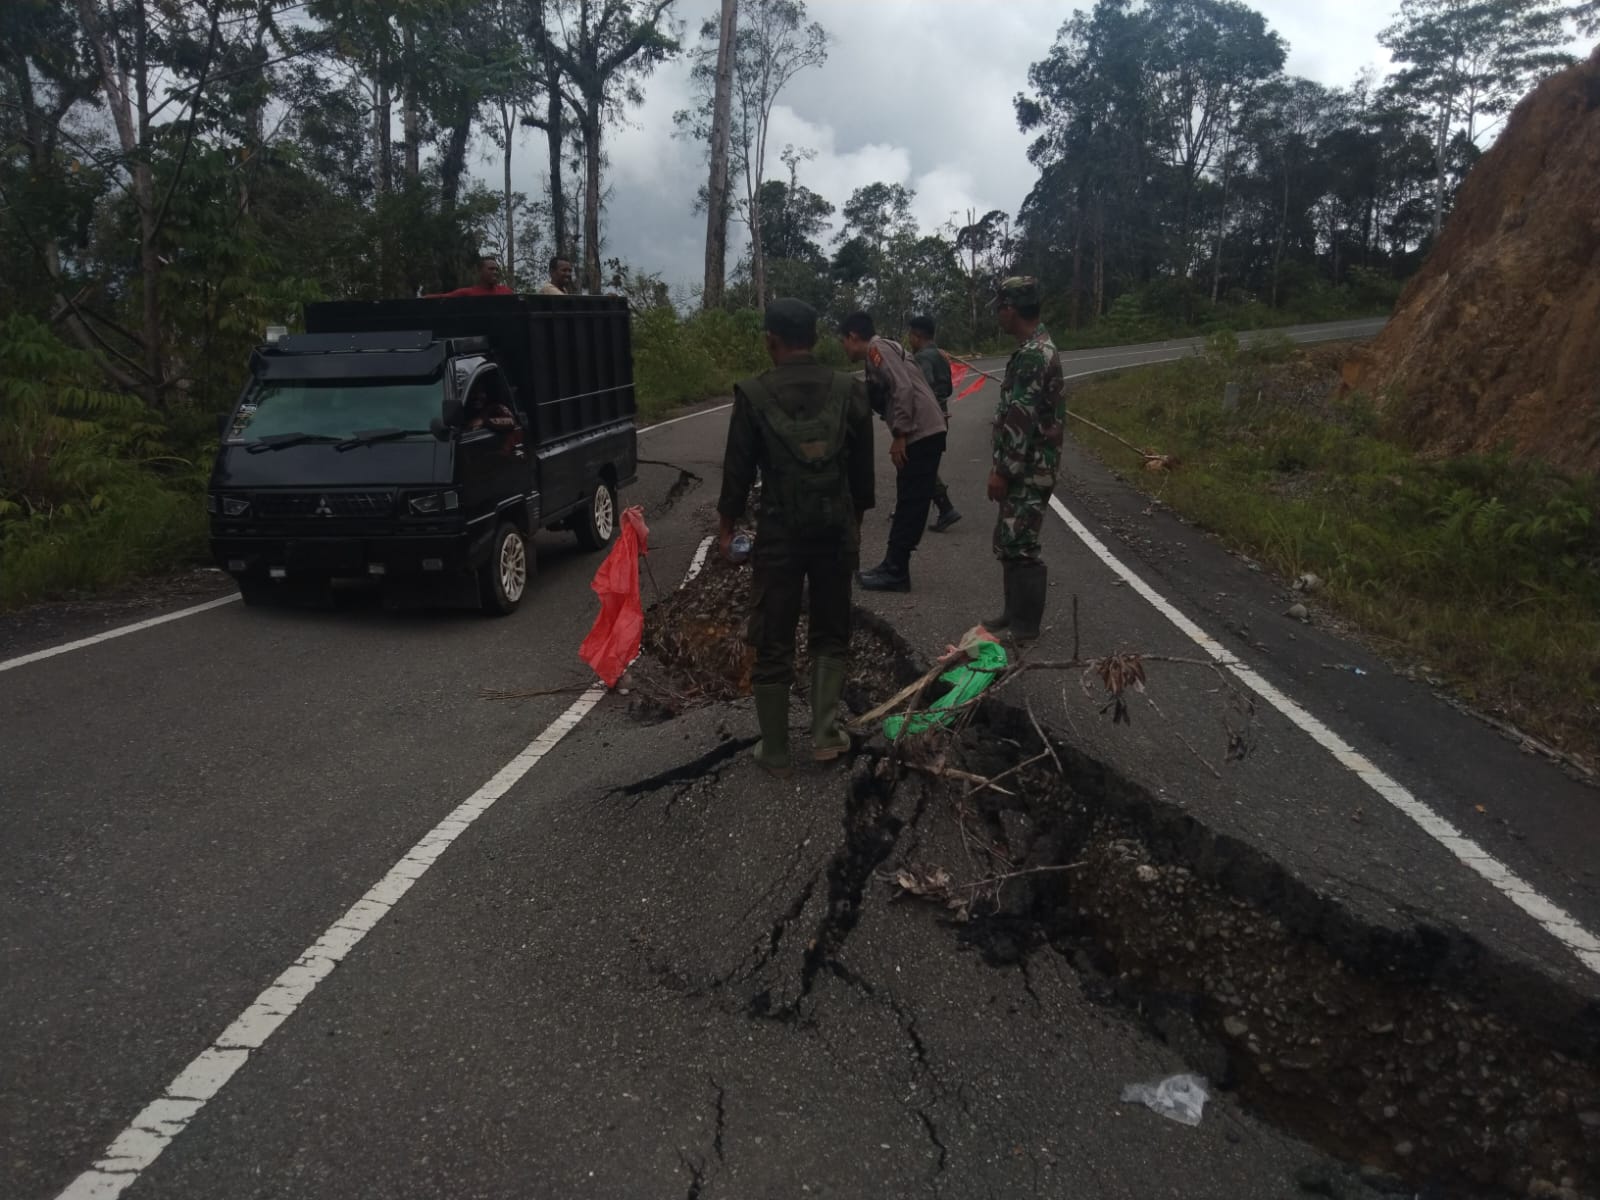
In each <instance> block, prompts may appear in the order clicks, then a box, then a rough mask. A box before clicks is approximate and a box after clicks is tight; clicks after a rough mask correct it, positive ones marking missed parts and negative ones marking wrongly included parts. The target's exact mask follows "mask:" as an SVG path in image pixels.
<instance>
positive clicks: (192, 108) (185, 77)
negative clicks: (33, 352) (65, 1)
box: [77, 0, 227, 404]
mask: <svg viewBox="0 0 1600 1200" xmlns="http://www.w3.org/2000/svg"><path fill="white" fill-rule="evenodd" d="M226 8H227V2H226V0H207V3H205V4H197V5H193V6H188V7H184V8H176V7H174V8H166V7H162V8H159V9H157V10H156V11H155V12H152V11H151V9H150V6H149V5H148V3H147V0H132V3H131V4H128V5H110V4H105V3H103V0H77V13H78V21H79V24H80V27H81V30H82V34H83V36H84V38H85V39H86V41H87V42H88V44H89V46H90V47H91V48H92V50H93V53H94V60H95V64H96V66H97V67H98V68H99V72H100V81H99V83H100V95H101V97H102V99H103V101H104V103H105V105H106V107H107V109H109V111H110V115H111V121H112V125H113V127H114V128H115V130H116V135H117V142H118V145H119V146H120V148H121V151H122V155H121V159H122V169H123V170H124V171H126V173H127V175H128V178H129V180H130V188H129V191H130V194H131V197H132V200H133V204H134V208H135V211H136V213H137V217H138V240H139V276H140V278H139V283H140V293H141V304H140V329H139V340H140V342H141V343H142V350H143V362H142V364H141V366H142V371H143V374H144V379H143V381H142V390H143V391H144V393H145V395H146V398H147V399H148V400H149V401H150V402H151V403H152V404H160V403H161V402H162V400H163V398H164V394H165V391H166V389H167V387H168V386H169V385H170V383H171V382H172V381H171V380H170V379H168V378H167V373H166V366H165V356H164V354H163V349H162V336H163V332H164V330H163V325H162V313H161V272H162V269H163V266H164V263H163V261H162V256H161V251H160V238H161V234H162V230H163V229H164V227H165V225H166V222H167V218H168V216H169V215H170V213H171V208H172V200H173V197H174V196H175V195H176V194H177V191H178V188H179V187H180V186H181V185H182V183H183V179H184V172H185V169H186V168H187V166H188V164H189V153H190V150H191V149H192V147H193V145H194V142H195V135H196V133H197V131H198V128H199V123H200V121H201V119H202V116H203V115H204V113H205V102H206V101H207V100H208V99H209V96H208V90H207V89H208V87H209V86H210V85H211V84H212V82H213V79H212V70H213V67H214V66H215V64H216V61H217V56H218V51H219V49H220V48H221V45H222V34H221V25H222V18H223V14H224V11H225V10H226ZM163 69H167V70H170V71H171V72H172V73H173V74H174V75H175V76H176V78H173V79H169V80H168V81H167V83H166V86H165V89H164V91H165V94H164V95H158V94H157V90H156V86H155V82H156V77H157V75H159V74H161V73H162V72H163ZM180 81H181V82H180ZM173 104H177V106H178V108H177V115H176V117H175V118H174V119H172V120H171V121H170V122H168V121H162V119H161V118H162V117H163V115H164V114H165V112H166V110H167V109H168V108H169V107H170V106H172V105H173ZM173 127H175V128H176V129H177V130H179V131H181V132H180V133H179V134H178V138H177V144H176V145H175V146H173V145H171V142H172V140H173V139H172V137H171V134H172V132H173ZM163 151H165V153H163ZM158 157H160V158H164V159H165V161H166V164H167V166H166V171H165V178H164V179H161V180H158V179H157V176H156V160H157V159H158Z"/></svg>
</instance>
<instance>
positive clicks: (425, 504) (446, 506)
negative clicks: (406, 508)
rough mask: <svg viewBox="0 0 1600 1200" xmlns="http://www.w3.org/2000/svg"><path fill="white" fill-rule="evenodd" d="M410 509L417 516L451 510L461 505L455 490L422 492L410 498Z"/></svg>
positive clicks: (428, 515) (433, 514)
mask: <svg viewBox="0 0 1600 1200" xmlns="http://www.w3.org/2000/svg"><path fill="white" fill-rule="evenodd" d="M410 507H411V511H412V512H413V513H414V514H415V515H417V516H419V517H430V516H435V515H437V514H438V513H444V512H453V511H454V510H456V509H458V508H460V507H461V497H460V496H458V495H457V494H456V493H455V492H423V493H422V494H421V495H418V496H413V497H411V500H410Z"/></svg>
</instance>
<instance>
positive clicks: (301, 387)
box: [206, 295, 638, 614]
mask: <svg viewBox="0 0 1600 1200" xmlns="http://www.w3.org/2000/svg"><path fill="white" fill-rule="evenodd" d="M635 411H636V405H635V400H634V391H633V356H632V349H631V346H630V343H629V330H628V306H627V302H626V301H624V300H621V299H616V298H611V297H601V296H524V295H508V296H482V297H478V296H473V297H459V298H451V299H436V300H420V299H419V300H389V301H376V302H358V301H344V302H335V303H327V304H312V305H308V306H307V307H306V332H305V333H304V334H286V335H283V336H280V337H279V338H277V339H276V340H275V341H272V342H269V343H268V344H265V345H263V346H261V347H260V348H258V349H257V350H256V351H255V353H254V354H252V356H251V359H250V381H249V383H248V384H247V385H246V386H245V389H244V392H243V394H242V395H241V396H240V398H239V403H238V405H237V406H236V408H235V409H234V411H233V413H232V414H231V416H229V417H227V418H225V420H224V423H223V429H222V441H221V445H220V447H219V449H218V452H217V458H216V463H215V465H214V466H213V467H212V471H211V484H210V489H209V492H208V495H207V500H206V504H207V508H208V510H209V514H210V522H211V552H212V557H213V559H214V560H215V561H216V563H217V565H218V566H220V567H221V568H223V569H224V570H226V571H228V572H229V573H230V574H232V575H233V577H234V579H236V580H237V581H238V584H239V590H240V592H241V593H242V595H243V597H244V601H245V603H247V604H255V603H259V602H261V601H263V600H266V599H271V598H274V597H275V596H276V594H277V593H279V592H280V591H286V590H288V589H289V588H291V587H293V588H296V589H299V588H301V587H306V586H310V587H312V588H318V589H321V588H328V587H331V586H332V583H333V581H334V580H335V579H339V578H351V577H356V578H364V579H369V580H373V581H376V582H379V583H382V584H384V585H385V586H387V587H389V588H392V589H395V590H397V591H398V590H402V589H407V590H415V589H418V588H419V585H425V586H427V589H428V590H429V591H430V592H437V591H441V590H449V589H450V588H451V587H452V585H454V588H455V590H456V591H457V592H464V593H466V594H467V595H468V596H470V597H471V598H474V599H476V600H477V601H478V602H480V603H481V604H482V606H483V608H484V610H485V611H486V612H490V613H502V614H503V613H509V612H511V611H513V610H514V609H515V608H516V607H517V605H518V603H519V602H520V601H521V599H522V597H523V594H524V592H525V591H526V590H527V585H528V581H529V579H530V577H531V576H532V573H533V566H534V557H533V552H532V544H531V538H532V535H533V534H534V532H535V531H537V530H539V529H541V528H546V529H567V530H572V531H573V532H575V533H576V534H577V536H578V540H579V541H580V542H581V543H582V544H583V545H584V546H586V547H588V548H590V549H595V550H598V549H602V548H604V547H605V546H607V545H609V544H610V543H611V541H612V540H613V538H614V537H615V536H616V531H617V518H618V508H617V489H618V488H620V487H622V486H623V485H625V484H628V483H631V482H633V481H634V479H635V477H636V475H637V469H638V443H637V433H636V430H635V426H634V414H635Z"/></svg>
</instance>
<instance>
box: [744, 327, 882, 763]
mask: <svg viewBox="0 0 1600 1200" xmlns="http://www.w3.org/2000/svg"><path fill="white" fill-rule="evenodd" d="M764 328H765V329H766V343H767V353H768V354H769V355H770V356H771V358H772V364H773V365H772V369H771V370H770V371H767V372H765V373H763V374H761V375H757V376H755V377H754V378H752V379H746V380H743V381H742V382H740V383H739V384H737V385H736V386H735V388H734V393H733V413H732V416H731V417H730V419H729V421H728V444H727V449H726V451H725V452H724V455H723V462H722V496H721V499H720V500H719V501H718V503H717V512H718V513H719V514H720V516H721V550H722V554H723V557H725V558H730V555H731V545H732V542H733V534H734V524H735V522H737V521H738V520H739V519H740V518H741V517H742V516H744V514H745V508H746V505H747V504H748V502H749V497H750V489H751V487H752V486H753V485H754V484H755V482H756V475H757V473H758V472H759V474H760V476H761V505H760V511H759V512H758V513H757V515H756V545H755V564H754V565H755V579H754V587H753V589H752V592H751V612H750V621H749V626H748V628H747V631H746V639H747V640H748V641H749V643H750V644H751V645H752V646H754V647H755V651H756V661H755V668H754V670H753V671H752V673H751V678H752V681H753V683H754V685H755V701H756V718H757V720H758V721H759V723H760V726H761V744H760V746H758V747H757V749H756V753H755V757H756V762H757V763H759V764H760V765H761V766H762V767H763V768H765V769H766V770H768V771H771V772H774V773H780V774H781V773H786V772H787V771H788V770H789V768H790V764H791V760H790V755H789V693H790V690H791V689H792V687H793V685H794V656H795V652H794V636H795V628H796V625H797V624H798V622H799V619H800V604H801V596H802V591H803V589H804V588H805V586H806V584H807V582H808V581H809V583H810V610H809V611H810V630H811V635H810V642H809V649H810V652H811V739H812V756H813V757H814V758H815V759H816V760H817V761H818V762H829V761H832V760H833V759H836V758H838V757H840V756H841V755H843V754H844V753H845V751H846V750H848V749H849V748H850V740H849V737H848V736H847V735H846V734H845V732H844V730H843V729H842V728H841V727H840V725H839V721H838V711H839V700H840V697H841V696H842V694H843V692H844V683H845V672H846V663H847V656H848V654H849V650H850V585H851V580H852V578H853V577H854V574H855V571H856V567H857V565H858V563H859V560H860V555H861V517H862V514H863V513H865V512H866V510H867V509H869V508H871V507H872V505H873V499H874V497H873V463H872V414H871V411H870V409H869V408H868V405H867V397H866V391H865V389H864V388H863V386H862V385H861V384H860V383H859V382H858V381H857V380H855V379H854V378H853V377H851V376H849V375H846V374H844V373H842V372H839V371H835V370H833V369H831V368H829V367H826V366H823V365H822V364H820V363H818V362H817V360H816V358H815V356H814V354H813V350H814V348H815V346H816V344H817V314H816V310H814V309H813V308H812V307H811V306H810V305H808V304H805V303H803V302H802V301H799V300H774V301H773V302H772V303H771V304H769V305H768V306H767V311H766V319H765V323H764Z"/></svg>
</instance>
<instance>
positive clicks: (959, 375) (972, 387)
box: [950, 359, 988, 400]
mask: <svg viewBox="0 0 1600 1200" xmlns="http://www.w3.org/2000/svg"><path fill="white" fill-rule="evenodd" d="M968 375H971V376H972V377H973V378H972V382H971V383H969V384H968V385H967V386H966V387H965V388H962V389H961V390H960V391H958V392H956V393H955V395H954V396H952V397H951V399H952V400H965V399H966V398H967V397H968V396H970V395H972V393H973V392H976V391H980V390H982V388H983V385H984V384H985V383H987V382H988V379H987V378H986V377H985V376H983V375H981V374H979V373H978V372H977V371H974V370H973V369H972V368H971V367H969V366H967V364H966V363H964V362H956V361H955V360H954V359H952V360H951V362H950V386H951V387H953V388H961V381H962V380H963V379H965V378H966V377H967V376H968Z"/></svg>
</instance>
